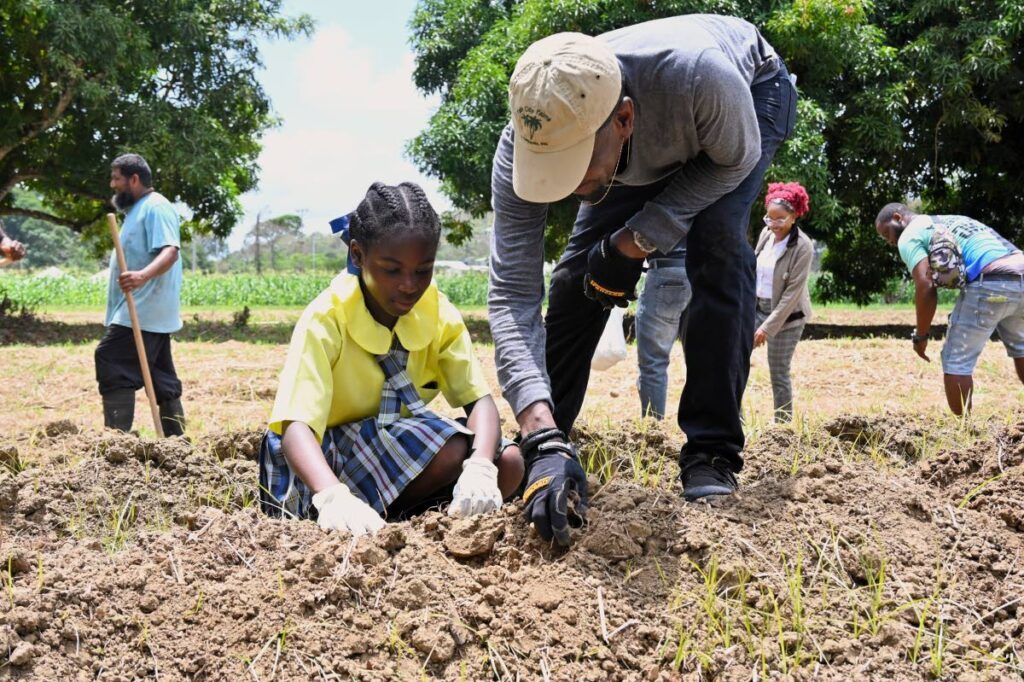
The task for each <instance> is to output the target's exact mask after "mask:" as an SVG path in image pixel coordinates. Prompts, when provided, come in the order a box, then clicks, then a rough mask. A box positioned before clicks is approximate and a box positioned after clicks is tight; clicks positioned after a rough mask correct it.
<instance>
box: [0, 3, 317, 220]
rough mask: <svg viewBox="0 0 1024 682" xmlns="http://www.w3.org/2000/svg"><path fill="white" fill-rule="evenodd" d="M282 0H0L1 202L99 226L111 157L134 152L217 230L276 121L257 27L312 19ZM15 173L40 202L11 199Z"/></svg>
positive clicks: (234, 215)
mask: <svg viewBox="0 0 1024 682" xmlns="http://www.w3.org/2000/svg"><path fill="white" fill-rule="evenodd" d="M280 6H281V0H216V1H215V2H209V1H203V0H149V1H147V2H144V3H143V2H124V1H123V0H91V1H90V2H80V1H75V0H0V216H4V215H8V216H23V217H28V218H38V219H43V220H46V221H48V222H51V223H54V224H57V225H63V226H66V227H69V228H71V229H72V230H74V231H76V232H85V233H90V232H94V233H98V232H101V231H102V230H104V229H105V228H104V226H103V223H102V222H101V221H100V220H99V218H100V217H101V216H102V214H103V213H104V212H106V211H107V210H109V203H108V201H109V194H110V191H109V188H108V181H109V172H110V169H109V166H110V161H111V160H113V159H114V157H115V156H117V155H118V154H120V153H124V152H128V151H132V152H136V153H139V154H142V155H143V156H144V157H145V158H146V159H147V160H148V161H149V163H150V165H151V167H152V169H153V175H154V184H155V185H156V187H157V189H158V190H159V191H160V192H161V193H163V194H164V195H166V196H167V197H168V198H170V199H171V200H177V201H182V202H184V203H185V204H186V205H187V206H188V207H189V208H190V209H191V210H192V218H191V225H189V226H187V227H188V228H190V229H196V228H198V229H199V231H201V232H207V233H212V234H215V235H226V234H228V233H229V232H230V231H231V227H232V226H233V225H234V224H235V223H236V222H237V219H238V217H239V216H240V214H241V207H240V205H239V203H238V197H239V196H240V195H241V194H242V193H244V192H246V191H248V190H250V189H253V188H254V187H255V185H256V180H257V173H258V168H257V166H256V159H257V156H258V154H259V151H260V144H259V139H260V136H261V135H262V133H263V132H264V131H265V130H267V128H269V127H270V126H272V125H274V124H275V119H274V117H273V115H272V113H271V110H270V103H269V101H268V99H267V96H266V93H265V92H264V91H263V88H262V87H261V86H260V84H259V82H258V80H257V79H256V73H257V71H258V69H259V68H260V67H261V66H262V63H261V60H260V54H259V50H258V46H257V41H258V40H259V39H260V38H261V37H281V38H290V37H293V36H296V35H298V34H306V33H309V32H310V31H311V30H312V20H311V19H310V18H309V17H307V16H305V15H303V16H299V17H297V18H284V17H281V16H279V13H280ZM16 187H23V188H26V189H27V190H30V191H31V192H33V193H35V194H37V195H39V196H41V197H42V203H43V204H45V206H46V210H43V209H41V208H40V207H38V206H37V207H29V206H25V205H22V204H19V203H18V201H17V200H16V197H17V194H16V193H14V192H13V191H12V190H14V189H15V188H16Z"/></svg>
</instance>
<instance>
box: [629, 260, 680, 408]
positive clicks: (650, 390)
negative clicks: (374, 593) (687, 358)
mask: <svg viewBox="0 0 1024 682" xmlns="http://www.w3.org/2000/svg"><path fill="white" fill-rule="evenodd" d="M661 263H669V265H666V266H664V267H662V266H661V265H660V264H661ZM671 263H672V261H671V260H668V259H664V260H661V261H659V260H655V259H652V261H651V263H650V265H651V269H650V270H648V271H647V280H646V281H645V282H644V290H643V292H641V294H640V299H639V300H638V301H637V307H636V355H637V363H638V365H639V367H640V376H639V378H638V379H637V382H636V386H637V389H638V390H639V391H640V414H641V415H643V416H651V417H654V418H655V419H662V418H663V417H664V416H665V396H666V394H667V393H668V359H669V355H670V354H671V352H672V344H674V343H675V340H676V339H679V341H680V342H682V343H685V342H686V317H687V316H686V307H687V306H688V305H689V304H690V296H691V294H690V281H689V280H688V279H686V266H685V265H683V264H682V263H679V264H671Z"/></svg>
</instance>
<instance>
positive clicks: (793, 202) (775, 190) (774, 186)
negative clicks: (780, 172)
mask: <svg viewBox="0 0 1024 682" xmlns="http://www.w3.org/2000/svg"><path fill="white" fill-rule="evenodd" d="M779 200H781V201H784V202H786V203H787V204H788V205H789V206H788V208H791V209H792V211H793V213H794V214H796V217H797V218H799V217H800V216H802V215H804V214H805V213H807V211H808V210H810V208H811V199H810V197H808V196H807V190H806V189H804V188H803V185H801V184H800V183H799V182H773V183H771V184H769V185H768V194H767V195H765V198H764V207H765V208H768V205H769V204H771V203H772V202H773V201H779Z"/></svg>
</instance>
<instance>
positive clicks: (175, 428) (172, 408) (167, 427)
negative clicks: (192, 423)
mask: <svg viewBox="0 0 1024 682" xmlns="http://www.w3.org/2000/svg"><path fill="white" fill-rule="evenodd" d="M160 426H162V427H163V429H164V436H165V437H167V438H170V437H171V436H184V435H185V410H184V409H182V407H181V399H180V398H175V399H173V400H168V401H166V402H162V403H160Z"/></svg>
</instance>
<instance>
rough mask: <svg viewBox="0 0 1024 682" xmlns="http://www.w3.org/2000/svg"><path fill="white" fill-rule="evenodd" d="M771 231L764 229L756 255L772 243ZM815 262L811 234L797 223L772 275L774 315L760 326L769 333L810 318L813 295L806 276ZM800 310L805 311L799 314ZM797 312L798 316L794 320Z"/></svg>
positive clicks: (769, 334)
mask: <svg viewBox="0 0 1024 682" xmlns="http://www.w3.org/2000/svg"><path fill="white" fill-rule="evenodd" d="M771 238H772V231H771V230H769V229H768V228H767V227H766V228H764V230H763V231H762V232H761V236H760V237H758V239H757V246H756V247H754V254H755V256H756V255H759V254H760V253H761V251H762V250H763V249H764V248H765V246H766V245H767V244H769V242H770V240H771ZM813 261H814V244H812V243H811V239H810V237H808V236H807V235H806V234H804V233H803V231H801V230H800V228H798V227H797V226H796V225H794V226H793V229H792V231H791V232H790V233H789V241H788V242H786V250H785V251H784V252H783V253H782V255H781V256H779V260H777V261H775V274H774V276H773V277H772V314H771V315H769V316H768V319H767V320H765V321H764V324H762V325H761V326H762V327H763V328H764V331H765V333H766V334H768V336H770V337H771V336H775V335H776V334H778V333H779V332H780V331H782V330H783V329H788V328H791V327H795V326H797V325H798V324H803V323H805V322H808V321H809V320H810V319H811V294H810V291H808V289H807V278H808V276H810V274H811V263H812V262H813ZM798 313H803V317H800V316H799V315H798ZM794 315H796V316H797V317H796V319H791V318H792V317H793V316H794Z"/></svg>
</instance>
